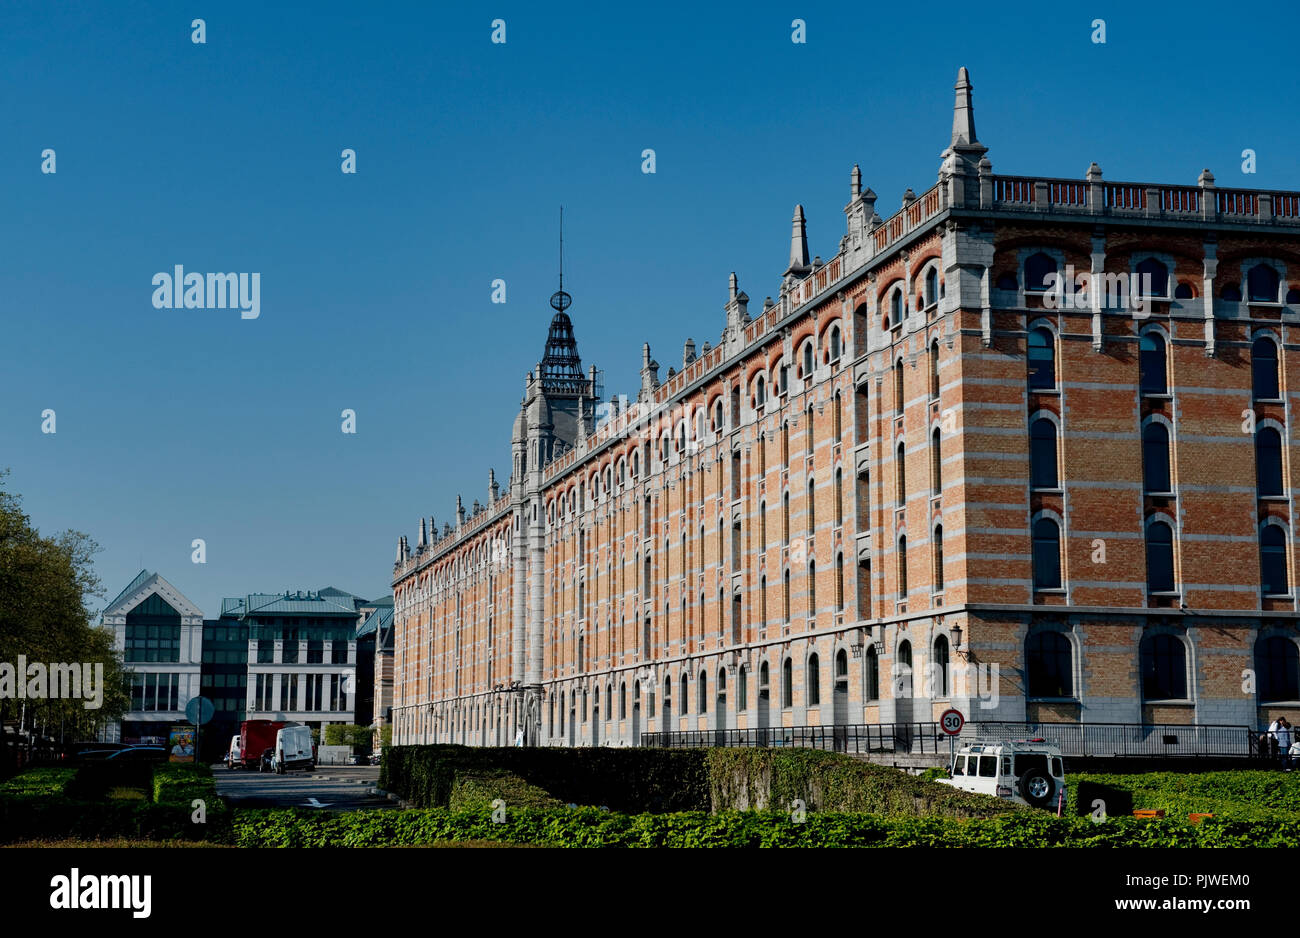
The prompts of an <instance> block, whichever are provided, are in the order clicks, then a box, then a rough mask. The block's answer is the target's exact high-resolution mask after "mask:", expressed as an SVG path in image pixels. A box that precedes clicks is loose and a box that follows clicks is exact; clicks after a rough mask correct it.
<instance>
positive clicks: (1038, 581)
mask: <svg viewBox="0 0 1300 938" xmlns="http://www.w3.org/2000/svg"><path fill="white" fill-rule="evenodd" d="M1060 588H1061V528H1060V525H1058V524H1057V523H1056V522H1055V521H1054V520H1053V519H1051V518H1039V519H1038V520H1037V521H1035V522H1034V589H1040V590H1054V589H1060Z"/></svg>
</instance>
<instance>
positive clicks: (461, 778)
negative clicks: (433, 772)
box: [447, 771, 563, 811]
mask: <svg viewBox="0 0 1300 938" xmlns="http://www.w3.org/2000/svg"><path fill="white" fill-rule="evenodd" d="M498 798H499V799H501V800H502V801H504V802H505V803H506V804H507V805H508V806H509V807H511V808H559V807H563V802H561V801H558V800H556V799H555V798H553V797H551V795H550V794H549V793H548V792H546V791H543V790H542V789H540V788H538V787H537V786H536V785H530V784H528V783H527V782H526V781H524V780H523V779H522V778H520V777H519V776H518V775H514V774H512V773H510V772H505V771H495V772H483V773H481V774H471V773H469V772H463V773H459V774H457V776H456V780H455V781H454V782H453V783H452V786H451V797H450V799H449V801H448V805H447V807H448V808H449V809H450V810H451V811H467V810H491V809H492V802H494V801H496V800H497V799H498Z"/></svg>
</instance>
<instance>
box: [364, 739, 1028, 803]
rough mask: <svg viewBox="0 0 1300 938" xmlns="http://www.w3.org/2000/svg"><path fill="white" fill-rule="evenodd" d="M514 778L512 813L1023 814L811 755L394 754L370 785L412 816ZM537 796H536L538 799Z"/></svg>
mask: <svg viewBox="0 0 1300 938" xmlns="http://www.w3.org/2000/svg"><path fill="white" fill-rule="evenodd" d="M494 773H495V774H497V775H500V774H501V773H505V774H506V775H509V776H512V777H514V778H516V779H517V781H516V782H512V783H510V784H511V787H512V789H513V790H515V791H516V796H515V797H512V796H511V793H510V792H509V791H506V790H504V789H503V790H500V791H499V792H498V793H497V794H494V795H493V796H492V797H500V798H502V799H503V800H505V802H506V803H507V805H510V806H512V807H527V806H539V807H540V806H545V804H546V802H544V801H539V800H538V798H539V797H541V796H545V795H550V796H552V797H553V798H555V799H558V801H559V803H563V804H578V805H598V806H604V807H609V808H611V809H613V810H615V811H620V812H624V813H628V814H639V813H643V812H655V813H668V812H674V811H726V810H733V809H735V810H747V809H758V810H764V809H767V808H769V807H771V808H775V809H781V810H787V809H789V808H790V806H791V805H792V803H793V802H794V801H795V800H796V799H798V800H800V801H802V802H803V803H804V805H805V806H806V807H807V808H808V809H809V810H815V811H840V812H867V813H874V814H889V815H895V814H896V815H911V816H922V817H923V816H929V815H942V816H945V817H985V816H989V815H995V814H1005V813H1007V812H1011V811H1022V810H1029V809H1025V808H1022V807H1020V806H1018V805H1015V804H1011V803H1009V802H1006V801H1003V800H1001V799H998V798H991V797H989V796H987V795H977V794H972V793H970V792H964V791H960V790H958V789H955V788H951V787H949V786H947V785H939V784H937V783H935V782H932V781H927V780H923V779H920V778H917V777H915V776H911V775H908V774H907V773H906V772H902V771H899V770H898V769H893V768H888V767H886V766H879V765H873V764H872V763H869V762H863V761H862V760H859V759H854V758H852V757H850V756H846V755H843V754H841V753H834V752H823V751H820V750H815V749H749V748H716V749H642V748H634V749H613V748H585V749H583V748H578V749H571V748H558V747H557V748H522V747H509V748H478V747H466V746H448V745H438V746H401V747H395V748H389V749H388V750H386V755H385V759H384V765H383V766H382V767H381V768H380V774H379V787H380V788H383V789H385V790H387V791H391V792H393V793H394V794H396V795H398V796H399V797H401V798H403V799H405V800H406V801H408V802H410V803H411V804H412V805H413V806H414V807H419V808H447V807H450V808H453V809H454V808H456V807H458V806H459V802H455V801H454V799H453V794H454V792H455V791H456V789H457V784H458V782H457V780H458V779H460V778H461V777H463V776H472V777H475V778H483V777H487V776H492V775H493V774H494ZM539 789H540V791H538V790H539ZM488 800H489V801H490V800H491V798H489V799H488Z"/></svg>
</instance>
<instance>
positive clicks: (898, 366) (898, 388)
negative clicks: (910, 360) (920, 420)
mask: <svg viewBox="0 0 1300 938" xmlns="http://www.w3.org/2000/svg"><path fill="white" fill-rule="evenodd" d="M894 410H896V411H897V412H898V413H900V414H901V413H902V412H903V360H902V359H901V358H900V359H899V360H898V361H897V362H895V363H894Z"/></svg>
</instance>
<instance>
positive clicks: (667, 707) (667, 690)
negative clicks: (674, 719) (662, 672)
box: [664, 677, 673, 718]
mask: <svg viewBox="0 0 1300 938" xmlns="http://www.w3.org/2000/svg"><path fill="white" fill-rule="evenodd" d="M672 715H673V679H672V678H670V677H666V678H664V717H665V718H667V717H670V716H672Z"/></svg>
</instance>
